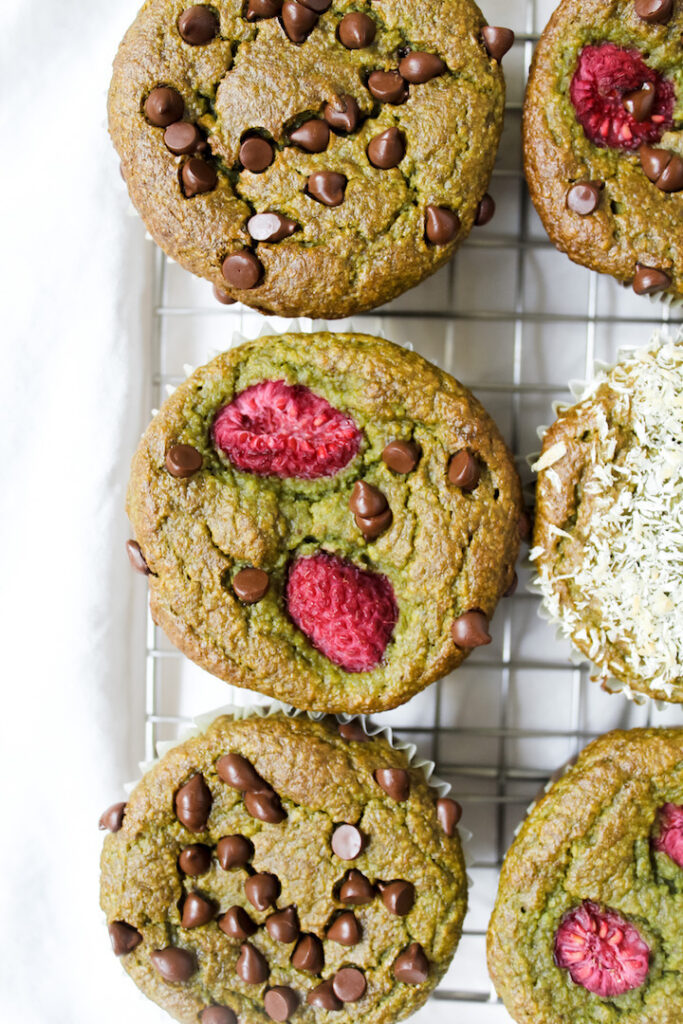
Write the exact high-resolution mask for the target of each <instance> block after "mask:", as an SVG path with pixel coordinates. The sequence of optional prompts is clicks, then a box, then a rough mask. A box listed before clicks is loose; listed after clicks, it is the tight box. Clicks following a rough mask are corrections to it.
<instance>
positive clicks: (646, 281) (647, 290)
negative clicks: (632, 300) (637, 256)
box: [633, 263, 671, 295]
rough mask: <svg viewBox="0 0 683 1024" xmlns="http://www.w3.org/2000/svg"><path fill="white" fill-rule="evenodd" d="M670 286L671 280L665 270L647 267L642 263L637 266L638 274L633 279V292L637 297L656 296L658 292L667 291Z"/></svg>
mask: <svg viewBox="0 0 683 1024" xmlns="http://www.w3.org/2000/svg"><path fill="white" fill-rule="evenodd" d="M670 286H671V278H670V277H669V275H668V274H665V273H664V271H663V270H656V269H655V268H654V267H645V266H643V265H642V263H637V264H636V274H635V277H634V278H633V290H634V292H635V293H636V295H655V294H656V293H657V292H664V291H666V289H667V288H669V287H670Z"/></svg>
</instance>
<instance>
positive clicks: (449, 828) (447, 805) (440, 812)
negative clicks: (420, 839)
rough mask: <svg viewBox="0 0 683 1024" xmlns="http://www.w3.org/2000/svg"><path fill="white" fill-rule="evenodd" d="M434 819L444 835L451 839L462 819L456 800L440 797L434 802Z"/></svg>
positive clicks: (460, 809)
mask: <svg viewBox="0 0 683 1024" xmlns="http://www.w3.org/2000/svg"><path fill="white" fill-rule="evenodd" d="M436 817H437V821H438V822H439V824H440V825H441V828H442V829H443V830H444V832H445V833H446V835H447V836H448V837H449V839H451V838H452V837H453V836H454V835H455V830H456V827H457V825H458V822H459V821H460V819H461V817H462V807H461V806H460V804H459V803H458V802H457V800H451V798H450V797H448V796H442V797H440V798H439V799H438V800H437V801H436Z"/></svg>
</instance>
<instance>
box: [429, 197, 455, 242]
mask: <svg viewBox="0 0 683 1024" xmlns="http://www.w3.org/2000/svg"><path fill="white" fill-rule="evenodd" d="M459 231H460V218H459V217H458V215H457V213H453V211H452V210H448V209H447V208H446V207H445V206H428V207H427V209H426V211H425V234H426V236H427V241H428V242H431V243H432V245H448V244H449V243H450V242H452V241H453V240H454V239H455V238H457V236H458V232H459Z"/></svg>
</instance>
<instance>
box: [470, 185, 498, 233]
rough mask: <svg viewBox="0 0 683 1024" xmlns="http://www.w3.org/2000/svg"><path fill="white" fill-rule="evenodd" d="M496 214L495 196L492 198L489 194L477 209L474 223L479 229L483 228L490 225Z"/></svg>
mask: <svg viewBox="0 0 683 1024" xmlns="http://www.w3.org/2000/svg"><path fill="white" fill-rule="evenodd" d="M495 212H496V201H495V199H494V198H493V196H490V195H489V194H488V192H487V193H486V195H485V196H484V197H483V199H482V200H481V202H480V203H479V206H478V207H477V212H476V215H475V218H474V223H475V224H476V226H477V227H478V228H483V227H484V225H485V224H488V223H489V222H490V221H492V220H493V216H494V214H495Z"/></svg>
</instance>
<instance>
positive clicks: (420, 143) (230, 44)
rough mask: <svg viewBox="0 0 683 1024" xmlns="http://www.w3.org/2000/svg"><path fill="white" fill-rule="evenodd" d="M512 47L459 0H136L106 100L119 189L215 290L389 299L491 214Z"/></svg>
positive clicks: (262, 303) (324, 305)
mask: <svg viewBox="0 0 683 1024" xmlns="http://www.w3.org/2000/svg"><path fill="white" fill-rule="evenodd" d="M512 41H513V34H512V33H511V32H510V31H509V30H508V29H502V28H499V27H497V26H489V25H487V24H486V21H485V19H484V18H483V16H482V14H481V12H480V11H479V8H478V7H477V6H476V4H474V3H473V2H472V0H413V2H411V3H406V2H405V0H361V2H357V0H284V2H283V0H215V2H214V3H212V4H193V5H188V4H187V3H185V2H184V0H147V3H146V4H145V5H144V7H143V8H142V10H141V11H140V13H139V15H138V17H137V19H136V20H135V22H134V24H133V25H132V27H131V28H130V30H129V31H128V33H127V35H126V37H125V39H124V41H123V43H122V45H121V48H120V50H119V53H118V55H117V57H116V60H115V62H114V76H113V80H112V84H111V90H110V94H109V125H110V131H111V135H112V138H113V141H114V145H115V146H116V149H117V150H118V153H119V155H120V157H121V165H122V173H123V176H124V178H125V180H126V182H127V185H128V189H129V192H130V196H131V199H132V201H133V203H134V204H135V206H136V207H137V209H138V211H139V213H140V215H141V216H142V219H143V220H144V222H145V224H146V225H147V227H148V229H149V231H150V233H151V235H152V236H153V238H154V239H155V241H156V242H157V243H158V244H159V245H160V246H161V247H162V249H164V250H165V251H166V252H167V253H168V254H169V255H170V256H172V257H173V258H174V259H175V260H177V261H178V262H179V263H180V264H182V266H184V267H186V268H187V269H188V270H190V271H192V272H193V273H195V274H198V275H199V276H201V277H205V278H207V279H208V280H209V281H211V282H213V284H214V287H215V288H216V289H217V295H218V297H219V298H220V299H221V301H225V302H229V301H231V300H237V299H239V300H240V301H242V302H245V303H247V304H248V305H250V306H253V307H254V308H256V309H258V310H261V311H262V312H269V313H278V314H281V315H283V316H301V315H305V316H312V317H322V318H335V317H342V316H348V315H351V314H353V313H357V312H358V311H360V310H364V309H369V308H371V307H373V306H377V305H379V304H380V303H383V302H387V301H388V300H390V299H393V298H394V297H395V296H397V295H399V294H400V293H401V292H403V291H405V290H406V289H407V288H410V287H412V286H413V285H416V284H418V282H420V281H421V280H422V279H423V278H425V277H426V276H427V275H429V274H432V273H433V272H434V271H435V270H437V269H438V267H440V266H441V265H442V264H443V263H444V262H446V261H447V260H448V259H449V257H450V256H451V255H452V253H453V252H454V250H455V248H456V247H457V246H458V245H459V244H460V243H461V242H462V241H463V240H464V239H465V238H466V236H467V234H468V233H469V231H470V229H471V227H472V225H473V224H474V223H475V222H476V223H485V222H486V221H487V219H490V217H491V215H492V212H493V203H492V201H491V199H490V197H489V196H488V195H486V189H487V186H488V182H489V179H490V176H491V172H492V169H493V163H494V159H495V155H496V151H497V148H498V142H499V139H500V133H501V129H502V122H503V107H504V99H505V85H504V79H503V74H502V71H501V68H500V61H501V59H502V57H503V55H504V53H505V52H506V51H507V49H508V48H509V47H510V46H511V45H512Z"/></svg>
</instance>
